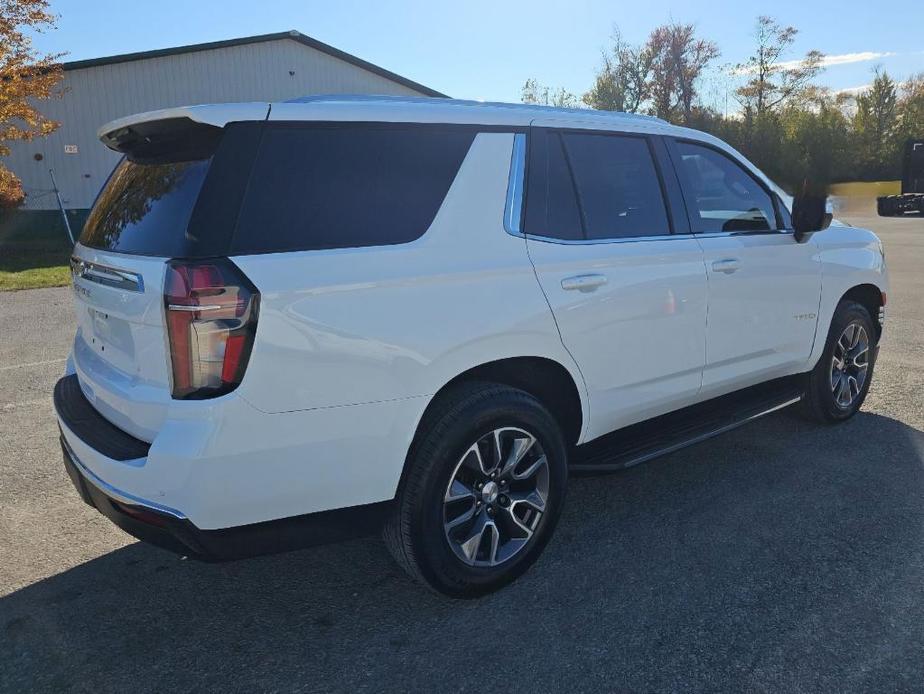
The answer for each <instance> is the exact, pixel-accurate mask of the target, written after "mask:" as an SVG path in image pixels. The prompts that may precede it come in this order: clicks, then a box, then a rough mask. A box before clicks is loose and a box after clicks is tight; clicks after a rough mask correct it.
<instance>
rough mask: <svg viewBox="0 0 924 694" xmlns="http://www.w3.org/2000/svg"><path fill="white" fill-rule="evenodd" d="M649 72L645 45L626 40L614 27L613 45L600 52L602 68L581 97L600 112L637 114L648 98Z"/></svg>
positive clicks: (649, 57) (649, 63)
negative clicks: (588, 89)
mask: <svg viewBox="0 0 924 694" xmlns="http://www.w3.org/2000/svg"><path fill="white" fill-rule="evenodd" d="M650 73H651V54H650V52H649V51H648V50H647V48H646V47H645V46H633V45H631V44H629V43H627V42H626V41H624V40H623V38H622V35H621V34H620V32H619V29H618V28H616V29H614V31H613V46H612V48H611V49H610V52H609V53H604V54H603V67H602V68H601V69H600V70H599V71H598V72H597V74H596V76H595V78H594V86H593V87H591V89H590V91H588V92H587V93H586V94H584V96H583V97H582V100H583V102H584V103H585V104H587V105H588V106H590V107H591V108H596V109H599V110H601V111H626V112H628V113H636V112H638V110H639V109H640V108H641V106H642V104H643V103H644V101H645V100H646V99H647V98H648V87H649V85H648V79H649V75H650Z"/></svg>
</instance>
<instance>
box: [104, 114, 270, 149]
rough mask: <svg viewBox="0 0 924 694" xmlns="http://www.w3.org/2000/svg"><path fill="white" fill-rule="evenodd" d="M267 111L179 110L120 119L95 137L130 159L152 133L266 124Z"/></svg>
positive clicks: (109, 124)
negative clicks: (258, 122)
mask: <svg viewBox="0 0 924 694" xmlns="http://www.w3.org/2000/svg"><path fill="white" fill-rule="evenodd" d="M269 111H270V105H269V104H268V103H265V102H254V103H244V104H209V105H205V106H179V107H176V108H165V109H160V110H158V111H148V112H146V113H138V114H135V115H132V116H126V117H125V118H119V119H117V120H114V121H111V122H110V123H107V124H106V125H104V126H103V127H102V128H100V129H99V131H98V133H97V135H98V136H99V139H100V140H101V141H102V143H103V144H104V145H106V146H107V147H108V148H109V149H112V150H114V151H116V152H121V153H123V154H129V155H130V154H131V152H132V150H134V149H138V148H144V145H145V142H146V138H150V137H151V135H152V133H158V132H161V133H167V132H178V131H181V130H184V129H185V130H190V131H192V130H200V132H203V133H205V132H206V131H208V130H216V129H220V128H223V127H224V126H225V125H227V124H228V123H232V122H236V121H255V120H266V119H267V117H268V116H269Z"/></svg>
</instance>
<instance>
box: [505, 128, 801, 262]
mask: <svg viewBox="0 0 924 694" xmlns="http://www.w3.org/2000/svg"><path fill="white" fill-rule="evenodd" d="M615 134H618V133H615ZM525 178H526V134H525V133H515V134H514V136H513V146H512V148H511V154H510V171H509V173H508V174H507V201H506V203H505V206H504V230H505V231H506V232H507V233H508V234H510V235H511V236H517V237H519V238H522V239H527V240H531V241H542V242H544V243H556V244H559V245H562V246H587V245H598V244H608V243H634V242H636V241H639V242H649V241H672V240H675V239H687V240H688V239H695V238H700V239H710V238H725V237H729V236H756V235H765V234H790V235H791V234H792V233H793V231H792V229H768V230H761V231H712V232H708V233H705V234H694V233H690V234H658V235H656V236H625V237H616V238H604V239H559V238H555V237H552V236H539V235H537V234H527V233H524V232H523V231H521V227H522V215H523V193H524V188H525ZM662 194H663V191H662ZM665 204H667V200H666V197H665Z"/></svg>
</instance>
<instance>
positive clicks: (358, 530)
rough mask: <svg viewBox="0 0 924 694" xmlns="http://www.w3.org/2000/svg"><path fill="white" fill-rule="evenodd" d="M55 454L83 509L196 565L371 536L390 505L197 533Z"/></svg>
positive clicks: (64, 449) (189, 525)
mask: <svg viewBox="0 0 924 694" xmlns="http://www.w3.org/2000/svg"><path fill="white" fill-rule="evenodd" d="M61 449H62V454H63V459H64V467H65V469H66V470H67V474H68V476H69V477H70V478H71V482H72V483H73V485H74V488H75V489H76V490H77V493H78V494H80V498H81V499H83V501H84V502H85V503H87V504H88V505H90V506H92V507H93V508H95V509H96V510H97V511H99V512H100V513H101V514H103V515H104V516H105V517H106V518H108V519H109V520H110V521H112V522H113V523H114V524H115V525H116V526H117V527H119V528H120V529H121V530H123V531H125V532H126V533H128V534H129V535H131V536H132V537H135V538H137V539H139V540H142V541H143V542H148V543H150V544H152V545H155V546H157V547H160V548H162V549H166V550H169V551H171V552H174V553H176V554H179V555H181V556H188V557H190V558H193V559H199V560H202V561H210V562H218V561H230V560H234V559H245V558H247V557H254V556H259V555H262V554H275V553H279V552H288V551H291V550H296V549H303V548H305V547H313V546H317V545H322V544H327V543H330V542H340V541H343V540H349V539H355V538H358V537H363V536H366V535H371V534H373V533H375V532H378V531H379V530H381V528H382V526H383V524H384V522H385V518H386V517H387V514H388V512H389V511H390V509H391V504H392V502H391V501H383V502H379V503H374V504H365V505H362V506H353V507H350V508H344V509H336V510H333V511H322V512H320V513H309V514H305V515H301V516H293V517H291V518H283V519H280V520H274V521H267V522H265V523H254V524H251V525H241V526H237V527H233V528H223V529H220V530H201V529H199V528H197V527H196V526H195V525H193V523H192V522H190V521H189V520H180V519H178V518H174V517H172V516H169V515H167V514H164V513H159V512H157V511H155V510H152V509H150V508H147V507H145V506H133V505H131V504H127V503H125V502H123V501H120V500H117V499H113V498H112V497H110V496H108V495H107V494H106V493H105V492H103V491H102V490H101V489H100V488H99V487H97V486H96V485H94V484H93V482H92V481H89V480H87V479H86V478H85V477H84V476H83V474H82V473H81V472H80V470H79V469H78V468H77V466H76V465H75V464H74V462H73V461H72V460H71V457H70V455H69V453H68V451H67V446H66V445H65V444H64V441H63V440H62V442H61Z"/></svg>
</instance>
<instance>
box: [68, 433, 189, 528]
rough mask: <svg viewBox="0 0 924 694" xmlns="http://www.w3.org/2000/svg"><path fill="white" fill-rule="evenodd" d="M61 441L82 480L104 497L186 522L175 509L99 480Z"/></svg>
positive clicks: (184, 517) (71, 449) (72, 450)
mask: <svg viewBox="0 0 924 694" xmlns="http://www.w3.org/2000/svg"><path fill="white" fill-rule="evenodd" d="M61 440H62V441H63V442H64V449H65V451H67V455H68V457H69V458H70V459H71V462H72V463H74V465H75V466H76V467H77V469H78V471H79V472H80V474H81V475H83V478H84V480H86V481H87V482H89V483H90V484H92V485H93V486H94V487H96V488H97V489H99V490H100V491H101V492H102V493H103V494H105V495H106V496H108V497H111V498H113V499H115V500H116V501H121V502H122V503H124V504H129V505H131V506H143V507H145V508H148V509H150V510H152V511H157V512H158V513H163V514H166V515H168V516H173V517H174V518H176V519H177V520H186V516H184V515H183V514H182V513H180V512H179V511H177V510H176V509H175V508H170V507H169V506H164V505H163V504H158V503H157V502H156V501H148V500H147V499H142V498H141V497H140V496H135V495H134V494H129V493H128V492H123V491H122V490H121V489H119V488H117V487H113V486H112V485H111V484H109V483H108V482H106V481H105V480H103V479H101V478H100V477H99V476H98V475H97V474H96V473H94V472H93V471H92V470H90V468H88V467H87V466H86V465H84V464H83V463H82V462H81V461H80V458H78V457H77V454H76V453H74V449H73V448H71V445H70V444H69V443H68V441H67V437H66V436H62V437H61Z"/></svg>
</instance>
